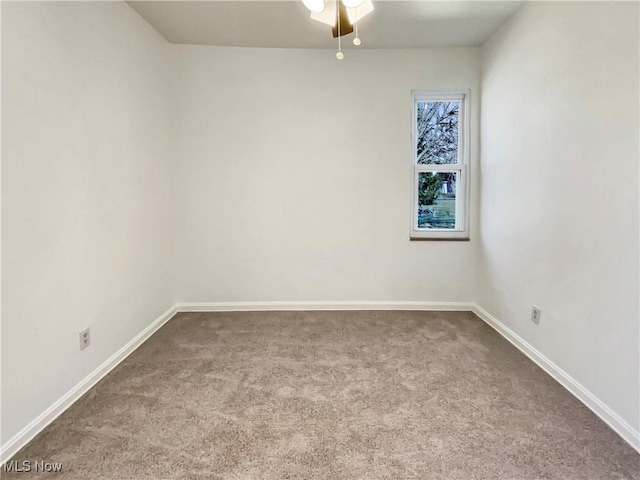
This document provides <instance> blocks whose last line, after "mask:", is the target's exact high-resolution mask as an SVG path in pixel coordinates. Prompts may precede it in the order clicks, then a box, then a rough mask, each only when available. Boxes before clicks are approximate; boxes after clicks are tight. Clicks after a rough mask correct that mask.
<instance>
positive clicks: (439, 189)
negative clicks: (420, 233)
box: [418, 172, 458, 229]
mask: <svg viewBox="0 0 640 480" xmlns="http://www.w3.org/2000/svg"><path fill="white" fill-rule="evenodd" d="M457 183H458V174H457V172H419V173H418V228H447V229H454V228H456V184H457Z"/></svg>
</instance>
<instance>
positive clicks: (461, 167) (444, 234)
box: [409, 90, 470, 240]
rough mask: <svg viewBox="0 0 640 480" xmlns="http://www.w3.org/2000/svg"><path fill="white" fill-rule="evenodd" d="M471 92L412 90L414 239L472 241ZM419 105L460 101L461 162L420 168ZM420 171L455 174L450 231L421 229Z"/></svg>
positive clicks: (411, 231)
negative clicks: (470, 233) (418, 146)
mask: <svg viewBox="0 0 640 480" xmlns="http://www.w3.org/2000/svg"><path fill="white" fill-rule="evenodd" d="M469 96H470V92H469V90H464V91H433V90H430V91H425V90H412V91H411V169H412V174H411V223H410V225H411V229H410V234H409V238H410V239H411V240H469V159H470V156H469V144H470V142H469V123H470V114H469V110H470V108H469ZM418 102H460V112H459V114H458V163H452V164H440V165H435V164H433V165H418V163H417V161H416V160H417V158H416V155H417V142H418V139H417V138H416V136H417V135H416V134H417V125H416V120H417V119H416V116H417V115H416V114H417V108H416V106H417V104H418ZM421 172H456V174H457V181H456V225H455V228H454V229H449V228H419V227H418V178H419V174H420V173H421Z"/></svg>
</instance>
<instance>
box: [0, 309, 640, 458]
mask: <svg viewBox="0 0 640 480" xmlns="http://www.w3.org/2000/svg"><path fill="white" fill-rule="evenodd" d="M283 310H294V311H305V310H308V311H310V310H414V311H429V310H435V311H472V312H474V313H475V314H476V315H477V316H478V317H480V318H481V319H482V320H483V321H484V322H486V323H487V324H488V325H489V326H491V327H492V328H494V329H495V330H496V331H497V332H498V333H499V334H500V335H502V336H503V337H504V338H505V339H507V340H508V341H509V342H510V343H511V344H513V345H514V346H515V347H516V348H518V349H519V350H520V351H521V352H522V353H524V354H525V355H526V356H527V357H529V358H530V359H531V360H532V361H533V362H535V363H536V364H537V365H538V366H539V367H540V368H542V369H543V370H544V371H545V372H547V373H548V374H549V375H551V377H553V378H554V379H555V380H556V381H557V382H558V383H560V384H561V385H562V386H563V387H565V388H566V389H567V390H568V391H569V392H571V393H572V394H573V395H574V396H575V397H576V398H577V399H578V400H580V401H581V402H582V403H584V404H585V405H586V406H587V407H589V408H590V409H591V410H592V411H593V412H594V413H595V414H596V415H598V416H599V417H600V418H601V419H602V420H603V421H604V422H605V423H607V424H608V425H609V426H610V427H611V428H612V429H613V430H614V431H615V432H616V433H618V435H620V436H621V437H622V438H623V439H624V440H625V441H626V442H627V443H629V444H630V445H631V446H632V447H633V448H635V449H636V450H638V451H639V452H640V434H639V432H638V431H637V430H635V429H634V428H633V427H631V425H629V424H628V423H627V422H626V421H624V420H623V419H622V418H620V416H618V415H617V414H616V413H615V412H614V411H613V410H611V409H610V408H609V407H608V406H607V405H606V404H604V402H602V401H601V400H599V399H598V398H597V397H596V396H595V395H593V394H592V393H591V392H589V390H587V389H586V388H585V387H583V386H582V385H581V384H580V383H578V382H577V381H576V380H574V379H573V378H572V377H571V376H570V375H569V374H568V373H566V372H565V371H564V370H562V369H561V368H560V367H558V366H557V365H556V364H554V363H553V362H552V361H551V360H549V359H548V358H547V357H545V356H544V355H543V354H542V353H540V352H539V351H538V350H536V349H535V348H534V347H533V346H531V345H530V344H529V343H527V342H526V341H525V340H524V339H522V338H521V337H520V336H519V335H518V334H516V333H515V332H514V331H512V330H511V329H509V328H508V327H506V326H505V325H504V324H502V323H501V322H500V321H498V320H497V319H496V318H495V317H493V316H492V315H491V314H489V313H488V312H487V311H486V310H484V309H483V308H481V307H480V306H478V305H475V304H473V303H465V302H368V301H354V302H344V301H336V302H212V303H177V304H176V305H174V306H173V307H171V308H169V309H168V310H167V311H166V312H165V313H163V314H162V315H161V316H160V317H158V318H157V319H156V320H155V321H154V322H153V323H151V325H149V326H148V327H147V328H145V329H144V330H143V331H142V332H140V333H139V334H138V335H136V337H134V338H133V339H132V340H131V341H130V342H128V343H127V344H126V345H125V346H124V347H122V348H121V349H120V350H118V351H117V352H116V353H115V354H113V355H112V356H111V357H110V358H109V359H108V360H106V361H105V362H104V363H103V364H102V365H100V366H99V367H98V368H96V369H95V370H94V371H93V372H91V373H90V374H89V375H88V376H87V377H86V378H85V379H83V380H82V381H81V382H80V383H78V384H77V385H76V386H75V387H73V388H72V389H71V390H69V392H67V393H66V394H65V395H64V396H63V397H62V398H60V399H59V400H58V401H56V402H55V403H54V404H53V405H51V406H50V407H49V408H47V409H46V410H45V411H44V412H42V414H40V415H39V416H38V417H37V418H35V419H34V420H33V421H32V422H31V423H29V424H28V425H27V426H26V427H24V428H23V429H22V430H21V431H20V432H18V433H17V434H16V435H14V436H13V437H12V438H11V439H9V441H8V442H7V443H6V444H4V445H2V447H1V448H0V464H3V463H4V462H6V461H7V460H9V459H10V458H11V457H12V456H13V455H15V454H16V453H17V452H18V451H19V450H20V449H21V448H22V447H24V446H25V445H26V444H27V443H28V442H29V441H31V440H32V439H33V438H34V437H35V436H36V435H37V434H38V433H40V432H41V431H42V430H43V429H44V428H45V427H46V426H47V425H49V424H50V423H51V422H53V421H54V420H55V419H56V418H58V416H60V415H61V414H62V413H63V412H64V411H65V410H66V409H68V408H69V407H70V406H71V405H72V404H73V403H74V402H76V401H77V400H78V399H79V398H80V397H82V396H83V395H84V394H85V393H87V392H88V391H89V390H90V389H91V387H93V386H94V385H95V384H96V383H98V382H99V381H100V380H101V379H102V378H103V377H104V376H105V375H107V374H108V373H109V372H110V371H111V370H113V369H114V368H115V367H116V366H117V365H118V364H120V363H121V362H122V361H123V360H124V359H125V358H127V357H128V356H129V355H130V354H131V353H132V352H133V351H134V350H135V349H136V348H138V347H139V346H140V345H142V344H143V343H144V342H145V341H146V340H147V339H148V338H149V337H150V336H151V335H153V334H154V333H155V332H156V331H157V330H158V329H159V328H160V327H162V326H163V325H164V324H165V323H166V322H167V321H169V320H170V319H171V318H172V317H173V316H174V315H175V313H176V312H234V311H235V312H250V311H283Z"/></svg>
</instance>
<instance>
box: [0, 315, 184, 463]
mask: <svg viewBox="0 0 640 480" xmlns="http://www.w3.org/2000/svg"><path fill="white" fill-rule="evenodd" d="M176 311H177V310H176V307H175V305H174V306H172V307H171V308H169V310H167V311H166V312H164V313H163V314H162V315H160V317H158V318H157V319H156V320H154V321H153V322H152V323H151V325H149V326H148V327H147V328H145V329H144V330H143V331H142V332H140V333H139V334H138V335H136V336H135V337H134V338H133V339H132V340H131V341H129V342H128V343H127V344H126V345H125V346H124V347H122V348H121V349H120V350H118V351H117V352H116V353H114V354H113V355H112V356H111V357H109V359H107V360H106V361H105V362H104V363H103V364H102V365H100V366H99V367H98V368H96V369H95V370H94V371H93V372H91V373H90V374H89V375H87V376H86V377H85V378H84V379H83V380H82V381H80V383H78V384H77V385H76V386H75V387H73V388H72V389H71V390H69V391H68V392H67V393H66V394H65V395H63V396H62V397H61V398H60V399H59V400H58V401H56V402H55V403H54V404H53V405H51V406H50V407H49V408H47V409H46V410H45V411H44V412H42V413H41V414H40V415H38V416H37V417H36V418H35V419H34V420H33V421H32V422H31V423H29V424H28V425H27V426H26V427H24V428H23V429H22V430H20V431H19V432H18V433H17V434H16V435H14V436H13V437H12V438H10V439H9V441H7V443H5V444H4V445H2V448H1V449H0V465H2V464H3V463H5V462H6V461H7V460H9V459H10V458H11V457H12V456H13V455H15V454H16V453H17V452H18V451H19V450H20V449H21V448H22V447H24V446H25V445H26V444H27V443H29V442H30V441H31V440H32V439H33V438H34V437H35V436H36V435H37V434H38V433H40V432H41V431H42V430H43V429H44V428H45V427H46V426H47V425H49V424H50V423H51V422H53V421H54V420H55V419H56V418H58V417H59V416H60V415H61V414H62V413H63V412H64V411H65V410H66V409H68V408H69V407H70V406H71V405H73V404H74V403H75V402H76V401H77V400H78V399H80V397H82V396H83V395H84V394H85V393H87V392H88V391H89V390H90V389H91V387H93V386H94V385H95V384H96V383H98V382H99V381H100V380H101V379H102V378H103V377H104V376H105V375H107V374H108V373H109V372H110V371H111V370H113V369H114V368H115V367H116V366H118V364H119V363H120V362H122V361H123V360H124V359H125V358H127V357H128V356H129V355H131V353H133V351H134V350H135V349H136V348H138V347H139V346H140V345H142V344H143V343H144V342H145V341H146V340H147V339H148V338H149V337H150V336H151V335H153V334H154V333H155V332H156V330H158V329H159V328H160V327H162V326H163V325H164V324H165V323H167V321H169V320H170V319H171V317H173V316H174V315H175V313H176Z"/></svg>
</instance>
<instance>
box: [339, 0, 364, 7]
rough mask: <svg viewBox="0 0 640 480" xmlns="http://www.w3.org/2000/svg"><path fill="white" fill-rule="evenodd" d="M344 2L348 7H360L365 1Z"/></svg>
mask: <svg viewBox="0 0 640 480" xmlns="http://www.w3.org/2000/svg"><path fill="white" fill-rule="evenodd" d="M342 3H344V6H345V7H347V8H358V7H359V6H360V5H362V4H363V3H364V0H342Z"/></svg>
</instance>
